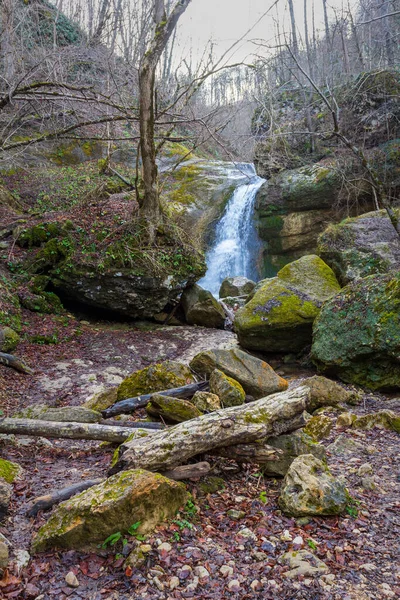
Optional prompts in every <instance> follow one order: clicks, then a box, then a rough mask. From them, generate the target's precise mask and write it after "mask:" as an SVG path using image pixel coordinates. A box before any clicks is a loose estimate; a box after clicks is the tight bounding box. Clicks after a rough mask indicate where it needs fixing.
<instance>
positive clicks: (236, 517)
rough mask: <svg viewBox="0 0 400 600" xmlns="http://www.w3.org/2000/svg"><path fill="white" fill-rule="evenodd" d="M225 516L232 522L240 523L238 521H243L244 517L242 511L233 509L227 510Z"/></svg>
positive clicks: (244, 514)
mask: <svg viewBox="0 0 400 600" xmlns="http://www.w3.org/2000/svg"><path fill="white" fill-rule="evenodd" d="M226 514H227V516H228V517H229V518H230V519H232V520H233V521H240V519H243V518H244V517H245V516H246V513H245V512H244V510H235V509H234V508H232V509H231V510H228V512H227V513H226Z"/></svg>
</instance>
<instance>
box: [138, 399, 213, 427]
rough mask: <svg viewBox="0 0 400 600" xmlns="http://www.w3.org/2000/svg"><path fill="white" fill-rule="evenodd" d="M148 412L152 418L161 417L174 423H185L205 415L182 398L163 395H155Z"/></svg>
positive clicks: (148, 406)
mask: <svg viewBox="0 0 400 600" xmlns="http://www.w3.org/2000/svg"><path fill="white" fill-rule="evenodd" d="M146 412H147V413H148V414H149V415H151V416H152V417H158V416H161V417H162V418H163V419H165V420H166V421H170V422H172V423H183V422H184V421H189V420H190V419H195V418H196V417H201V415H202V414H203V413H202V412H201V411H200V410H199V409H198V408H196V406H195V405H194V404H192V403H191V402H188V401H187V400H181V399H180V398H171V397H170V396H162V395H161V394H153V396H152V397H151V401H150V402H149V404H148V405H147V406H146Z"/></svg>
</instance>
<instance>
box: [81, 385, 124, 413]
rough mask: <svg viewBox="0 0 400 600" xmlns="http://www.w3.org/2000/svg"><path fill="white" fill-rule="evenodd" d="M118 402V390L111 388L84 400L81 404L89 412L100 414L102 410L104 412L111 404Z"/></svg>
mask: <svg viewBox="0 0 400 600" xmlns="http://www.w3.org/2000/svg"><path fill="white" fill-rule="evenodd" d="M117 401H118V388H117V387H112V388H109V389H108V390H104V391H102V392H99V393H98V394H95V395H94V396H92V398H89V400H86V402H85V403H84V404H83V406H84V407H85V408H90V409H91V410H95V411H98V412H101V411H102V410H106V408H109V407H110V406H112V405H113V404H115V403H116V402H117Z"/></svg>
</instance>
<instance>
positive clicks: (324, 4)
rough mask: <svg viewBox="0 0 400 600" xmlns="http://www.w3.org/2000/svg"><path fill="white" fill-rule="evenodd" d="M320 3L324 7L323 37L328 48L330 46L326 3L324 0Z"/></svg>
mask: <svg viewBox="0 0 400 600" xmlns="http://www.w3.org/2000/svg"><path fill="white" fill-rule="evenodd" d="M322 4H323V7H324V23H325V37H326V43H327V45H328V48H331V35H330V32H329V20H328V8H327V5H326V0H322Z"/></svg>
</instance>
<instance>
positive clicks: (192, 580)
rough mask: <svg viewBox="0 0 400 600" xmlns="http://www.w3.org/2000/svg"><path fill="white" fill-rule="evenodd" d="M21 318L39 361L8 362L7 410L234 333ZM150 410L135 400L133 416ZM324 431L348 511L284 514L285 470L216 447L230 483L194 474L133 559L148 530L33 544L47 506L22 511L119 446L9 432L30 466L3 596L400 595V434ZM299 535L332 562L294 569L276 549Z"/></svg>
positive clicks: (222, 476) (376, 404) (60, 396)
mask: <svg viewBox="0 0 400 600" xmlns="http://www.w3.org/2000/svg"><path fill="white" fill-rule="evenodd" d="M23 320H24V322H25V327H26V331H29V336H28V339H29V340H31V341H23V342H21V344H20V345H19V347H18V356H20V357H22V358H24V359H25V360H26V362H27V363H28V364H30V365H31V366H34V368H35V375H33V376H32V377H31V376H27V375H22V374H19V373H17V372H14V371H12V370H10V369H7V368H5V367H2V366H0V397H1V404H2V409H3V412H4V413H5V415H12V414H15V413H16V412H18V410H21V409H23V408H25V407H27V406H30V405H34V404H47V405H50V406H67V405H80V404H82V403H83V402H84V401H85V400H87V399H88V398H89V397H91V396H92V395H93V394H94V393H96V392H97V391H98V390H99V389H100V387H101V386H103V385H106V386H111V385H117V384H118V383H119V382H120V381H121V380H122V378H123V377H125V376H126V375H127V374H129V373H131V372H133V371H134V370H137V369H140V368H143V367H146V366H148V365H149V364H152V363H154V362H159V361H162V360H166V359H173V360H179V361H183V362H187V361H188V360H190V358H191V357H192V356H194V355H195V354H196V353H197V352H199V351H201V350H203V349H209V348H213V347H217V346H220V347H221V346H223V345H226V346H229V345H232V344H234V343H235V336H234V334H232V333H230V332H223V331H217V330H205V329H201V328H192V327H179V328H178V327H171V328H163V327H154V326H149V325H148V324H139V325H138V324H127V323H110V322H106V321H92V322H89V321H85V320H83V321H82V320H78V319H77V318H76V317H74V316H72V315H66V316H63V317H54V316H45V317H43V315H40V316H38V315H33V314H32V313H28V312H26V314H25V316H24V319H23ZM46 332H47V333H49V332H51V335H52V336H53V335H54V336H55V338H54V339H55V340H56V341H57V343H56V344H52V345H46V344H43V345H38V343H33V342H32V339H34V336H35V335H36V334H37V335H44V334H46ZM37 339H40V338H36V341H37ZM272 364H273V366H274V367H275V368H277V370H278V372H279V373H280V374H282V375H283V376H286V377H287V378H288V379H289V380H290V383H291V385H295V384H296V383H297V381H298V380H299V379H302V378H304V377H306V376H310V375H312V374H313V373H312V372H308V373H306V372H304V370H303V371H301V370H299V368H298V367H294V368H292V367H289V366H287V365H284V364H283V362H281V361H280V360H279V358H275V359H274V361H272ZM388 405H390V407H391V408H396V407H397V408H398V407H399V406H400V399H399V400H397V399H395V398H388V397H386V398H385V397H384V396H381V395H376V394H375V395H374V396H372V395H365V396H364V402H363V404H361V405H359V406H357V407H355V408H354V411H355V412H358V413H366V412H372V411H374V410H377V409H378V408H382V407H384V406H388ZM143 414H144V413H142V412H141V411H138V414H137V415H135V418H139V417H142V416H143ZM335 440H336V442H335ZM332 442H335V445H336V450H334V447H332V446H331V444H332ZM322 443H323V444H324V445H325V446H327V447H328V463H329V466H330V468H331V470H332V472H333V473H334V474H335V475H337V476H340V477H343V478H344V479H345V481H346V484H347V487H348V489H349V492H350V494H351V496H352V498H353V499H354V505H353V506H352V507H351V508H350V509H349V513H348V514H346V515H344V516H341V517H332V518H310V519H297V520H296V519H293V518H288V517H286V516H284V515H283V514H282V513H281V512H280V511H279V509H278V504H277V499H278V496H279V489H280V486H281V480H278V479H274V478H264V477H263V476H262V474H261V473H260V472H259V471H258V470H257V468H256V467H243V468H239V467H238V466H237V465H236V464H235V463H234V462H232V461H229V460H225V459H220V458H219V459H211V461H210V462H211V463H212V465H213V476H214V477H218V478H219V479H215V480H214V483H215V482H217V483H218V486H216V487H219V488H220V489H216V490H215V491H213V492H210V490H206V491H204V490H202V489H201V482H194V483H193V482H192V483H189V484H188V489H189V491H190V492H191V494H192V496H193V505H191V506H190V508H189V509H187V510H186V512H182V513H181V514H180V516H179V517H177V519H176V520H175V521H174V522H172V523H167V524H164V525H162V526H161V527H159V528H158V529H157V530H156V532H155V533H154V534H153V535H151V536H148V537H147V538H146V540H145V542H143V541H142V542H140V543H145V544H149V545H150V546H151V551H150V552H149V553H148V554H147V555H146V556H147V558H146V560H145V562H144V564H143V565H141V566H140V567H137V568H131V567H128V568H125V567H124V560H125V556H124V555H126V553H127V551H128V550H129V551H130V550H132V549H133V547H134V546H135V545H136V544H137V543H138V541H137V540H136V539H135V538H134V537H130V536H127V543H126V544H125V546H124V547H123V545H122V543H121V542H118V543H117V544H116V545H115V546H114V547H112V548H106V549H103V548H99V551H98V553H96V554H85V553H81V552H75V551H68V552H66V551H63V552H58V551H52V552H46V553H44V554H40V555H37V556H33V557H29V556H28V554H27V552H29V548H30V542H31V539H32V535H33V534H34V532H35V531H37V530H38V528H39V527H40V526H41V525H42V524H43V523H44V522H45V521H46V520H47V518H48V514H49V513H39V515H38V516H37V517H36V518H28V517H26V510H27V508H28V506H29V504H30V503H31V502H32V500H33V499H34V498H35V497H37V496H40V495H43V494H45V493H48V492H49V491H50V490H54V489H60V488H63V487H66V486H68V485H71V484H73V483H76V482H79V481H82V480H85V479H92V478H95V477H99V476H100V477H103V476H104V475H105V473H106V471H107V468H108V466H109V464H110V460H111V456H112V453H113V450H114V447H113V446H111V445H107V444H102V443H100V442H87V441H67V440H45V439H43V438H39V439H32V438H21V437H18V439H17V438H13V437H12V436H0V452H1V456H2V457H3V458H6V459H9V460H12V461H15V462H17V463H19V464H20V465H21V466H22V467H23V469H24V472H23V475H22V477H21V478H20V479H19V480H18V481H17V482H16V484H15V485H14V496H13V501H12V506H11V510H10V513H9V515H8V517H7V518H6V519H5V520H4V521H3V522H2V523H1V526H0V533H1V534H3V535H4V536H5V537H6V538H7V540H8V541H9V542H10V544H11V557H12V559H11V564H10V568H9V570H8V572H7V573H6V575H5V577H4V578H3V580H1V581H0V598H19V599H21V600H25V599H32V600H33V599H36V600H50V599H52V598H57V599H60V600H64V599H67V598H70V599H71V600H75V599H80V598H83V599H85V600H118V599H120V600H128V599H132V600H133V599H136V598H138V599H139V598H143V599H151V600H153V599H154V600H155V599H166V600H167V599H171V600H172V599H179V598H192V597H196V598H200V599H203V598H204V599H211V598H215V599H219V598H236V599H245V598H264V599H266V600H268V599H273V598H274V599H276V598H279V599H304V600H313V599H321V600H323V599H333V600H339V599H340V600H353V599H354V600H367V599H377V600H378V599H379V600H380V599H382V598H396V597H397V598H399V597H400V570H399V556H400V548H399V542H400V497H399V488H400V465H399V436H398V435H397V434H396V433H394V432H389V431H385V430H378V429H374V430H371V431H362V432H361V431H357V430H346V431H339V430H337V429H334V430H333V432H332V434H331V435H330V437H329V438H327V439H326V440H323V442H322ZM207 460H209V458H207ZM365 463H368V464H369V465H370V467H368V468H367V471H368V469H369V470H371V472H372V474H371V475H370V476H369V477H368V478H367V479H366V478H365V477H364V478H363V477H362V476H361V475H359V474H358V472H359V467H360V466H362V465H365ZM360 473H361V472H360ZM207 491H208V493H207ZM230 509H235V510H237V511H243V513H244V516H243V517H242V518H241V519H239V520H232V518H231V517H230V516H229V515H228V511H229V510H230ZM161 543H163V545H162V546H161ZM301 548H304V549H307V550H309V551H310V552H312V553H313V554H314V555H315V556H317V557H318V558H319V559H321V560H322V561H323V562H324V563H325V564H326V565H327V567H328V570H329V571H328V573H327V574H324V575H316V576H299V577H295V578H293V579H289V578H288V577H287V576H286V575H285V574H286V573H287V572H288V567H287V566H286V565H284V564H282V563H281V561H280V557H281V556H282V555H283V554H284V553H285V552H287V551H289V550H291V549H295V550H299V549H301ZM198 567H202V568H201V569H198ZM196 568H197V569H196ZM70 571H72V572H73V573H75V575H76V577H77V580H78V582H79V587H77V588H71V587H68V585H67V583H66V581H65V577H66V575H67V574H68V573H69V572H70Z"/></svg>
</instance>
